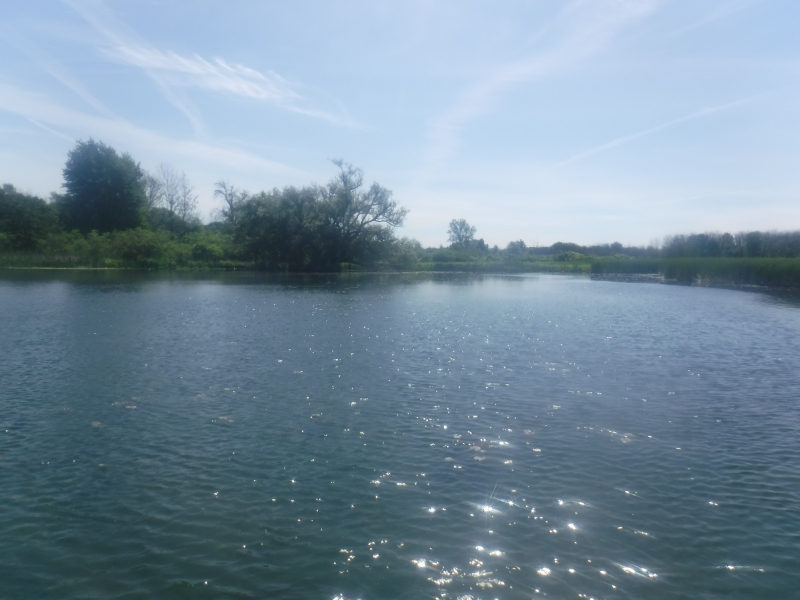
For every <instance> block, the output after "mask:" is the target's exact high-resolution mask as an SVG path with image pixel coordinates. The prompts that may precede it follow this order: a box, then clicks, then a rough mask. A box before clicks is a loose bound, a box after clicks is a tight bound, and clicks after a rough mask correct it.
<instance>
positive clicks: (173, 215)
mask: <svg viewBox="0 0 800 600" xmlns="http://www.w3.org/2000/svg"><path fill="white" fill-rule="evenodd" d="M153 179H154V182H153V184H152V185H153V189H154V191H156V192H157V193H158V202H157V204H156V205H155V207H154V208H151V209H150V220H151V224H154V225H155V226H157V227H166V228H167V229H169V230H170V231H172V232H173V233H175V232H185V231H186V228H187V227H186V226H187V225H188V224H189V223H190V222H192V221H196V220H197V214H196V209H197V194H195V193H194V187H193V186H192V185H191V184H190V183H189V180H188V179H187V178H186V173H184V172H183V171H178V170H177V169H176V168H175V167H173V166H172V165H168V164H165V163H161V164H160V165H158V168H157V169H156V174H155V175H154V176H153Z"/></svg>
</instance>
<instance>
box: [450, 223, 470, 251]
mask: <svg viewBox="0 0 800 600" xmlns="http://www.w3.org/2000/svg"><path fill="white" fill-rule="evenodd" d="M474 239H475V228H474V227H472V226H471V225H470V224H469V223H467V221H466V220H465V219H453V220H452V221H450V227H449V228H448V229H447V241H449V242H450V244H451V245H453V246H468V245H469V244H470V243H471V242H472V241H473V240H474Z"/></svg>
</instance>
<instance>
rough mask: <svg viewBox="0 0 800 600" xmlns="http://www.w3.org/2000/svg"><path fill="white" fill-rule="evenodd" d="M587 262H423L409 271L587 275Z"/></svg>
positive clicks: (411, 266) (506, 260) (589, 264)
mask: <svg viewBox="0 0 800 600" xmlns="http://www.w3.org/2000/svg"><path fill="white" fill-rule="evenodd" d="M590 267H591V263H590V262H589V261H569V262H567V261H564V262H561V261H554V260H519V259H505V260H503V259H500V260H470V261H447V262H435V261H430V262H425V261H420V262H417V263H413V264H411V265H410V267H409V270H410V271H418V272H423V271H440V272H460V273H589V269H590Z"/></svg>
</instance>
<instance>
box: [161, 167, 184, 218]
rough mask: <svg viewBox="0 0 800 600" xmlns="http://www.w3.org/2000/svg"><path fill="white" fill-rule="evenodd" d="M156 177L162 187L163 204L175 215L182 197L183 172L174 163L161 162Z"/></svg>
mask: <svg viewBox="0 0 800 600" xmlns="http://www.w3.org/2000/svg"><path fill="white" fill-rule="evenodd" d="M156 179H157V180H158V182H159V185H160V187H161V206H163V207H164V208H166V209H167V211H168V212H169V213H170V214H173V215H174V214H175V211H176V210H177V208H178V198H179V197H180V187H181V174H179V173H178V171H177V170H176V169H175V167H173V166H172V165H168V164H165V163H161V164H160V165H158V169H157V171H156Z"/></svg>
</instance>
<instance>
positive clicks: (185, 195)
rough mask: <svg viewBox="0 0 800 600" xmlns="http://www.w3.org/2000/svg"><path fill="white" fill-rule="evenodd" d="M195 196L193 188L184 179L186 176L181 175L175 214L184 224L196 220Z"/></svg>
mask: <svg viewBox="0 0 800 600" xmlns="http://www.w3.org/2000/svg"><path fill="white" fill-rule="evenodd" d="M196 209H197V194H195V193H194V186H192V185H191V184H190V183H189V180H188V179H186V174H184V173H181V177H180V180H179V181H178V202H177V204H176V206H175V213H176V214H177V215H178V217H179V218H180V220H181V221H183V223H184V224H186V223H188V222H189V221H191V220H194V219H196V218H197V213H196Z"/></svg>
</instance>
